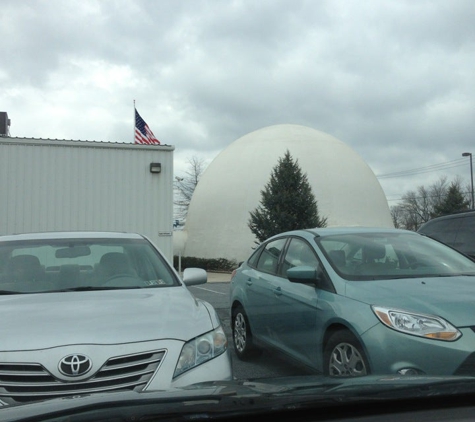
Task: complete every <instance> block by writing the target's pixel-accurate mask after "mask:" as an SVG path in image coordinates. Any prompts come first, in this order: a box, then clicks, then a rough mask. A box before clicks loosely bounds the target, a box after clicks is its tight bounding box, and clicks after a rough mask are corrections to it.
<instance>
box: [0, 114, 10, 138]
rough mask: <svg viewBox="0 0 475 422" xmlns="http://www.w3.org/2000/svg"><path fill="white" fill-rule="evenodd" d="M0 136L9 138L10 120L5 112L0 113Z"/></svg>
mask: <svg viewBox="0 0 475 422" xmlns="http://www.w3.org/2000/svg"><path fill="white" fill-rule="evenodd" d="M0 136H10V119H9V118H8V114H7V112H6V111H0Z"/></svg>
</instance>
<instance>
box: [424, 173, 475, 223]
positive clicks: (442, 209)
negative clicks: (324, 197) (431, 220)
mask: <svg viewBox="0 0 475 422" xmlns="http://www.w3.org/2000/svg"><path fill="white" fill-rule="evenodd" d="M469 205H470V202H469V201H467V200H465V199H464V195H463V193H462V192H461V190H460V184H458V183H455V182H452V183H451V184H450V186H449V189H448V191H447V196H446V197H445V200H443V201H442V202H441V203H440V204H438V205H437V206H436V207H435V208H434V215H433V216H432V217H439V216H441V215H448V214H453V213H454V212H459V211H466V210H468V208H469Z"/></svg>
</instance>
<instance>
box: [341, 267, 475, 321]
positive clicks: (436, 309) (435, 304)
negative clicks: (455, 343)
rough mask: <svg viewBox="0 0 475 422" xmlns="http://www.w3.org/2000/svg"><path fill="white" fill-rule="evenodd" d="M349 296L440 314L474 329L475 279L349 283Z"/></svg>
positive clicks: (375, 302)
mask: <svg viewBox="0 0 475 422" xmlns="http://www.w3.org/2000/svg"><path fill="white" fill-rule="evenodd" d="M346 296H347V297H349V298H351V299H355V300H358V301H360V302H365V303H368V304H369V305H378V306H384V307H394V308H399V309H404V310H407V311H413V312H420V313H425V314H431V315H438V316H441V317H442V318H444V319H446V320H447V321H449V322H450V323H451V324H453V325H455V326H457V327H467V326H475V312H474V307H475V276H454V277H433V278H408V279H392V280H371V281H348V282H347V284H346Z"/></svg>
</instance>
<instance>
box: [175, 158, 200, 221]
mask: <svg viewBox="0 0 475 422" xmlns="http://www.w3.org/2000/svg"><path fill="white" fill-rule="evenodd" d="M187 162H188V169H187V170H186V171H185V174H184V176H183V177H178V176H176V177H175V185H174V188H175V199H174V201H173V204H174V205H175V207H176V209H177V212H176V216H177V217H179V218H181V219H185V218H186V215H187V213H188V207H189V206H190V202H191V198H192V196H193V192H194V191H195V189H196V185H198V182H199V180H200V177H201V175H202V174H203V172H204V171H205V169H206V166H207V163H206V160H205V159H203V158H199V157H197V156H193V157H191V158H189V159H188V160H187Z"/></svg>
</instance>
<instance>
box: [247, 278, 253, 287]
mask: <svg viewBox="0 0 475 422" xmlns="http://www.w3.org/2000/svg"><path fill="white" fill-rule="evenodd" d="M246 285H247V286H252V279H251V277H249V278H248V279H247V281H246Z"/></svg>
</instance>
